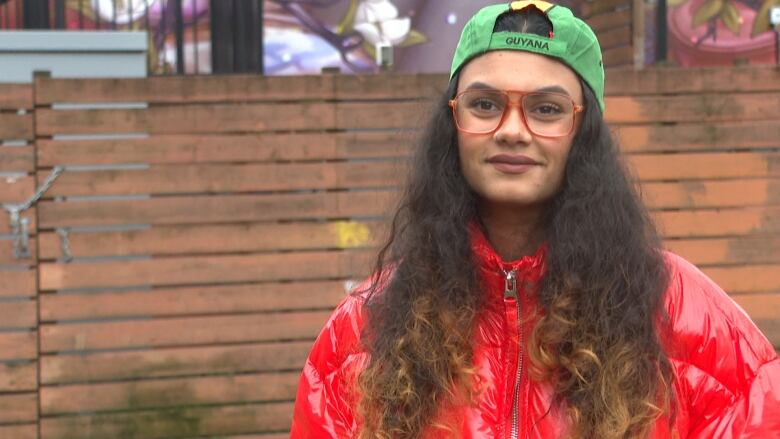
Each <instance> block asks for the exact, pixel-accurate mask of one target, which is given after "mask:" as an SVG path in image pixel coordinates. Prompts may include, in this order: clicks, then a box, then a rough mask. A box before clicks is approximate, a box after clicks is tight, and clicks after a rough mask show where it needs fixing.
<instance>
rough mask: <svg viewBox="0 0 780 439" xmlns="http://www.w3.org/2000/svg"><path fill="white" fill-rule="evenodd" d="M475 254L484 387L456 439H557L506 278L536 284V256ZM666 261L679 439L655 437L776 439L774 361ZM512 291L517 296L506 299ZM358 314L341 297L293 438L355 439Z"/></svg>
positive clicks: (730, 311)
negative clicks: (507, 258) (481, 299)
mask: <svg viewBox="0 0 780 439" xmlns="http://www.w3.org/2000/svg"><path fill="white" fill-rule="evenodd" d="M473 248H474V252H475V254H476V255H477V256H478V258H477V259H478V260H479V261H480V270H481V274H482V276H483V278H484V282H485V285H486V287H487V288H486V289H487V291H485V294H488V295H489V296H488V299H489V300H487V301H486V302H487V305H486V307H485V309H484V313H483V314H481V317H480V319H479V323H478V327H477V330H476V332H475V340H474V364H475V366H477V368H478V371H479V374H480V377H481V378H482V379H484V380H486V381H485V382H487V383H488V386H487V389H486V390H485V391H484V392H482V393H480V394H479V399H478V401H477V403H476V404H475V405H471V406H465V407H460V408H457V409H454V410H457V413H448V414H447V416H446V417H447V419H457V420H458V423H459V427H460V437H462V438H514V437H519V438H555V437H561V436H562V435H563V434H564V433H565V431H566V429H567V422H566V420H565V419H566V418H565V417H564V416H563V414H562V413H561V412H560V411H559V410H558V411H556V410H555V409H554V410H553V411H551V412H550V413H547V409H548V407H550V401H551V398H552V389H551V387H550V386H549V384H546V383H543V382H538V381H534V380H531V379H529V378H527V377H526V371H525V369H524V368H523V364H527V362H528V361H529V360H528V357H527V356H526V355H525V353H523V352H518V350H519V349H522V343H521V342H520V341H521V340H522V338H521V337H522V336H523V334H528V333H529V331H530V329H531V328H530V325H531V324H533V323H532V322H530V321H527V322H526V323H525V325H528V327H523V326H520V325H519V324H518V322H519V321H520V320H518V311H517V310H531V309H533V307H534V303H533V300H534V299H533V295H532V294H526V292H524V291H522V286H521V284H522V283H523V282H511V281H509V282H507V276H506V274H505V273H510V274H511V273H514V275H515V276H516V278H517V279H519V280H530V281H536V280H538V279H539V278H540V277H541V272H542V262H543V257H544V256H543V250H541V251H540V252H538V253H537V254H536V255H534V256H531V257H525V258H523V259H520V260H518V261H514V262H511V263H505V262H503V261H502V260H501V259H500V257H499V256H498V255H497V254H496V253H495V251H494V250H493V249H492V247H491V246H490V245H489V244H488V242H487V240H486V239H485V238H484V235H482V234H481V233H480V234H475V236H474V238H473ZM666 260H667V264H668V266H669V268H670V273H671V280H670V284H669V288H668V290H667V293H666V298H665V305H666V310H667V312H668V314H669V316H670V320H671V328H670V329H671V334H672V337H671V338H672V340H671V342H670V343H671V344H672V346H666V350H667V352H678V353H684V354H680V355H678V356H671V358H670V361H671V365H672V368H673V371H674V374H675V376H676V380H675V381H674V390H675V395H676V398H677V416H676V420H675V430H676V432H675V433H677V434H679V436H677V434H675V435H674V436H673V435H672V434H671V433H670V432H669V429H668V427H667V426H666V425H667V424H668V421H667V422H662V421H660V420H659V422H658V423H657V424H656V428H655V430H654V433H653V435H652V437H653V438H671V437H679V438H702V439H703V438H725V439H729V438H762V439H768V438H780V360H779V359H778V357H777V354H776V353H775V351H774V349H773V348H772V345H771V344H770V343H769V342H768V341H767V339H766V338H765V337H764V336H763V335H762V334H761V332H759V330H758V329H757V328H756V327H755V325H754V324H753V322H752V321H751V320H750V318H749V317H748V316H747V315H746V314H745V312H744V311H743V310H742V309H740V308H739V307H738V306H737V305H736V304H735V303H734V302H733V301H732V300H731V299H730V298H729V297H728V296H727V295H726V293H724V292H723V291H722V290H721V289H720V288H719V287H718V286H717V285H715V284H714V283H713V282H712V281H711V280H710V279H709V278H707V277H706V276H705V275H704V274H702V273H701V272H700V271H699V270H698V269H697V268H696V267H694V266H693V265H691V264H690V263H689V262H687V261H685V260H684V259H682V258H680V257H679V256H677V255H674V254H671V253H667V257H666ZM513 284H516V285H517V288H518V289H520V291H515V292H514V293H513V292H512V291H511V289H512V285H513ZM507 289H508V290H509V291H508V294H505V293H507ZM515 293H516V294H515ZM518 300H519V301H520V303H519V304H518V303H517V301H518ZM361 305H362V299H361V298H360V297H355V296H348V297H347V298H346V299H345V300H344V301H343V302H342V303H341V304H340V305H339V306H338V308H337V309H336V311H335V312H334V313H333V315H332V316H331V318H330V320H329V321H328V322H327V324H326V325H325V328H324V329H323V330H322V332H321V333H320V335H319V337H318V338H317V340H316V341H315V343H314V346H313V348H312V350H311V353H310V355H309V358H308V360H307V361H306V364H305V366H304V369H303V373H302V375H301V380H300V384H299V386H298V396H297V399H296V402H295V412H294V415H293V424H292V433H291V437H292V438H350V437H354V436H355V433H356V431H357V425H356V421H355V416H354V410H355V407H354V398H350V389H349V388H347V386H350V385H351V384H353V383H354V376H355V372H356V371H359V370H361V368H362V367H365V364H366V361H367V354H366V353H365V352H364V351H363V350H362V349H361V347H360V343H359V339H360V332H361V328H362V326H363V315H362V306H361ZM518 305H519V306H518ZM524 317H528V316H525V315H524ZM526 320H530V319H524V320H523V321H526ZM545 413H547V415H546V416H544V415H545ZM428 436H433V435H432V434H428V435H426V437H428Z"/></svg>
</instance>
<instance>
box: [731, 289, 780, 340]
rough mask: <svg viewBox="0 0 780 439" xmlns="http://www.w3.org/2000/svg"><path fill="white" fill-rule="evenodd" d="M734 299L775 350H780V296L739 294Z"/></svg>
mask: <svg viewBox="0 0 780 439" xmlns="http://www.w3.org/2000/svg"><path fill="white" fill-rule="evenodd" d="M732 298H733V299H734V300H735V301H736V302H737V303H738V304H739V305H740V306H741V307H742V308H744V309H745V311H746V312H747V313H748V315H749V316H750V318H751V319H753V321H754V322H755V323H756V325H757V326H758V327H759V329H761V331H762V332H763V333H764V335H766V337H767V338H768V339H769V341H770V342H771V343H772V344H773V345H774V346H775V348H780V319H778V316H780V294H739V295H734V296H732Z"/></svg>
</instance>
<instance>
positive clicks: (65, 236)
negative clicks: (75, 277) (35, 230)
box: [57, 227, 73, 262]
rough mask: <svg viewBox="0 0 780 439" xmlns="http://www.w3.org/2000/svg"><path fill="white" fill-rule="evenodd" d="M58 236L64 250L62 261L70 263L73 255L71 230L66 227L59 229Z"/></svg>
mask: <svg viewBox="0 0 780 439" xmlns="http://www.w3.org/2000/svg"><path fill="white" fill-rule="evenodd" d="M57 234H58V235H60V247H61V248H62V260H63V261H64V262H70V261H72V260H73V255H72V254H71V252H70V229H67V228H64V227H58V228H57Z"/></svg>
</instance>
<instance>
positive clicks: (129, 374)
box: [41, 341, 312, 385]
mask: <svg viewBox="0 0 780 439" xmlns="http://www.w3.org/2000/svg"><path fill="white" fill-rule="evenodd" d="M311 345H312V342H311V341H299V342H285V343H261V344H241V345H224V346H208V347H198V348H192V347H187V348H169V349H154V350H147V351H129V352H104V353H93V354H85V355H55V356H50V355H46V356H43V357H42V358H41V382H42V383H43V384H45V385H53V384H68V383H84V382H87V381H92V382H96V381H116V380H128V379H139V378H173V377H183V376H195V375H224V374H240V373H258V372H275V371H285V370H286V371H299V370H300V369H301V367H302V365H303V363H304V361H306V356H307V355H308V353H309V349H310V348H311Z"/></svg>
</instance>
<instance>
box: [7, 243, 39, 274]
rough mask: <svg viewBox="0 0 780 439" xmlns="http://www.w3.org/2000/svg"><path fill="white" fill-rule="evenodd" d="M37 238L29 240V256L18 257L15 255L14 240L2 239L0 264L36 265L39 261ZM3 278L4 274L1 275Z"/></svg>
mask: <svg viewBox="0 0 780 439" xmlns="http://www.w3.org/2000/svg"><path fill="white" fill-rule="evenodd" d="M36 242H37V239H36V238H35V237H30V238H28V245H27V252H28V254H29V256H26V257H21V256H19V257H17V256H16V254H14V241H13V238H11V237H9V238H8V239H0V264H8V265H30V266H32V265H35V264H36V261H37V253H38V245H37V244H36ZM0 277H2V274H0Z"/></svg>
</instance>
